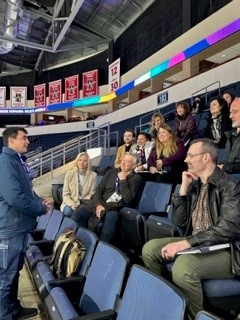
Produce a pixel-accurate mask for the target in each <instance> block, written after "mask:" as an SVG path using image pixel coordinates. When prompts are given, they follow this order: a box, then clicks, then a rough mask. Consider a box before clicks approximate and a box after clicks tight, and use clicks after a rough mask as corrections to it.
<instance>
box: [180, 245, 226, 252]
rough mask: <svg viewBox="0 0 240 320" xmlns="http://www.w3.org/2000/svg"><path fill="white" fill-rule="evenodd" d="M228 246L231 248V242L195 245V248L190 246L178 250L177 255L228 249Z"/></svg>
mask: <svg viewBox="0 0 240 320" xmlns="http://www.w3.org/2000/svg"><path fill="white" fill-rule="evenodd" d="M226 248H230V244H229V243H220V244H212V245H210V246H200V247H193V248H190V249H186V250H182V251H178V252H177V255H181V254H195V253H207V252H212V251H217V250H222V249H226Z"/></svg>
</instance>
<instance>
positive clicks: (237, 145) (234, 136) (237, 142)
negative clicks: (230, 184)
mask: <svg viewBox="0 0 240 320" xmlns="http://www.w3.org/2000/svg"><path fill="white" fill-rule="evenodd" d="M230 118H231V119H232V127H233V129H232V130H230V131H227V132H225V135H226V136H227V142H226V152H225V160H224V161H222V163H221V164H219V165H218V166H219V168H221V169H223V170H224V171H225V172H227V173H240V98H236V99H234V100H233V102H232V103H231V107H230Z"/></svg>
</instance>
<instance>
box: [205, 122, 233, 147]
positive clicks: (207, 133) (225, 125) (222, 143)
mask: <svg viewBox="0 0 240 320" xmlns="http://www.w3.org/2000/svg"><path fill="white" fill-rule="evenodd" d="M212 126H213V119H212V118H210V119H208V125H207V127H206V129H205V133H204V137H205V138H209V139H211V140H214V136H213V129H212ZM231 127H232V121H231V119H230V118H224V117H223V118H222V121H221V129H220V141H219V142H218V143H217V146H218V147H219V148H220V149H221V148H225V145H226V141H227V137H226V135H225V131H228V130H230V129H231Z"/></svg>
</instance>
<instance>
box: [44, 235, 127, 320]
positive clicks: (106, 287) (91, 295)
mask: <svg viewBox="0 0 240 320" xmlns="http://www.w3.org/2000/svg"><path fill="white" fill-rule="evenodd" d="M127 264H128V259H127V258H126V256H125V255H124V254H123V253H122V252H121V251H120V250H118V249H117V248H115V247H113V246H111V245H109V244H106V243H104V242H101V241H100V242H99V243H98V245H97V248H96V251H95V254H94V256H93V260H92V263H91V266H90V268H89V271H88V273H87V277H86V282H85V284H84V288H83V293H82V295H81V297H80V300H79V305H78V306H79V310H78V311H79V313H80V314H83V315H90V314H93V313H96V312H100V311H107V310H108V309H112V310H114V309H115V307H116V302H117V298H118V296H119V295H120V292H121V289H122V284H123V280H124V277H125V272H126V267H127ZM45 306H46V311H47V314H48V316H49V318H50V319H52V320H67V319H74V318H77V317H78V316H79V313H78V312H77V311H76V310H75V308H74V306H73V305H72V303H71V302H70V300H69V299H68V297H67V295H66V293H65V292H64V290H63V289H62V288H60V287H55V288H53V289H52V290H51V292H50V294H49V295H48V296H47V297H46V299H45Z"/></svg>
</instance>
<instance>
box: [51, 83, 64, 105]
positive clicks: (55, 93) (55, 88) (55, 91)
mask: <svg viewBox="0 0 240 320" xmlns="http://www.w3.org/2000/svg"><path fill="white" fill-rule="evenodd" d="M48 95H49V104H54V103H61V102H62V80H57V81H52V82H49V84H48Z"/></svg>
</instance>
